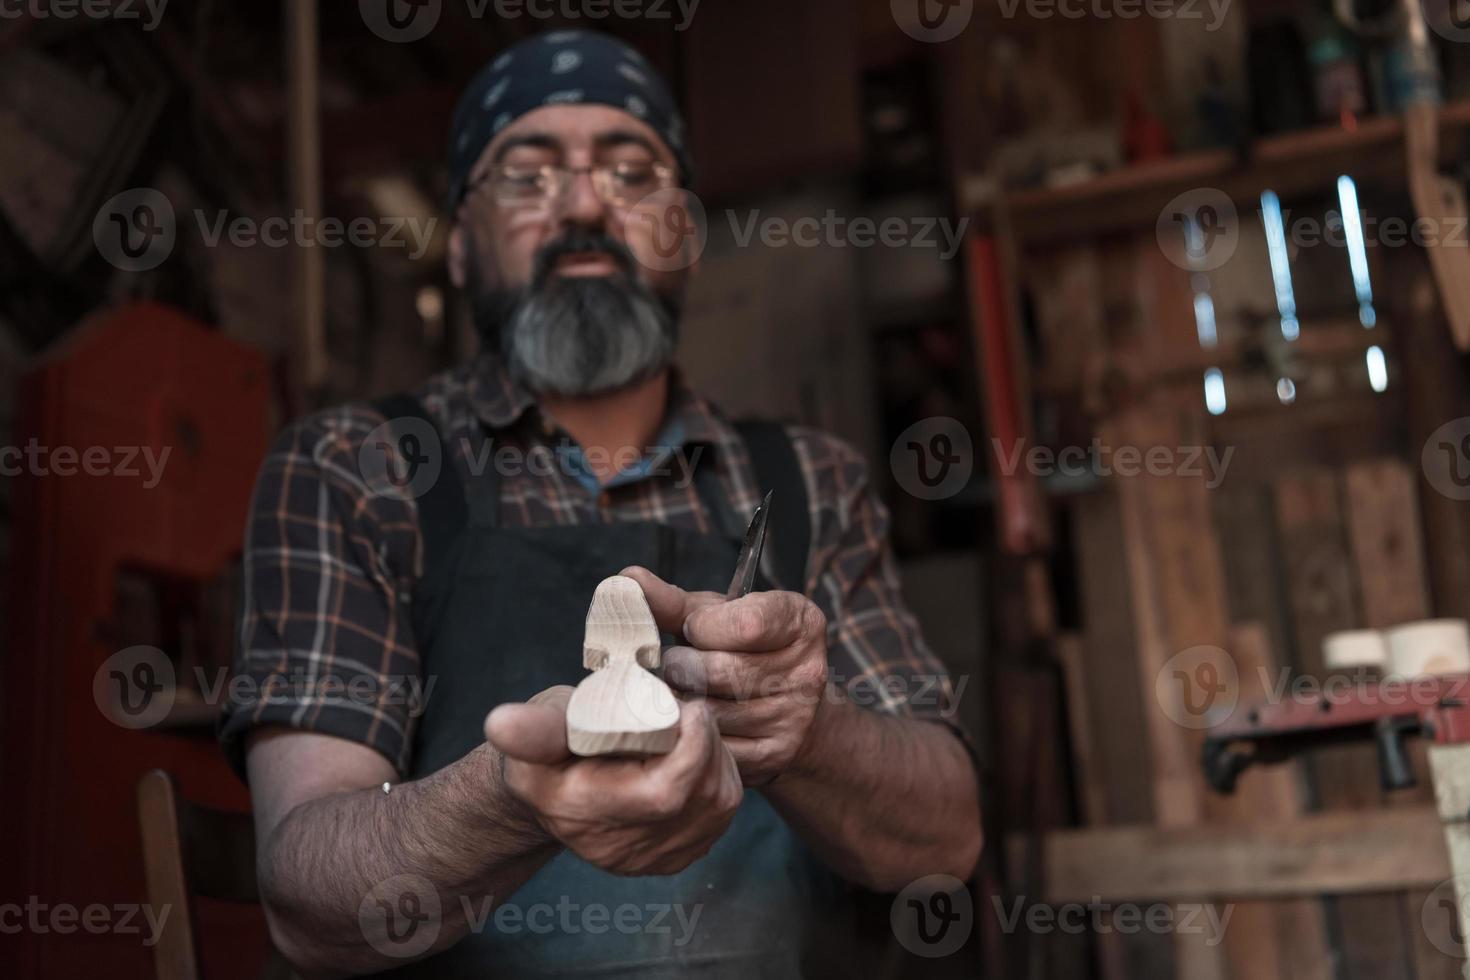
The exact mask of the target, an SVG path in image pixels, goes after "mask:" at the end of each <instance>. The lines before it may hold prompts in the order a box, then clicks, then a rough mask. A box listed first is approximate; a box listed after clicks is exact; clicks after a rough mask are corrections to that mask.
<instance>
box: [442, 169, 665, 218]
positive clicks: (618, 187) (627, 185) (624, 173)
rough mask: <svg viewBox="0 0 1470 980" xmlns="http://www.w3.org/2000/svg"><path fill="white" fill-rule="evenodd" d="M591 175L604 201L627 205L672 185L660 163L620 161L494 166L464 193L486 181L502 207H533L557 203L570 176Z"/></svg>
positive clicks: (473, 189) (569, 183) (620, 205)
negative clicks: (590, 164) (574, 166)
mask: <svg viewBox="0 0 1470 980" xmlns="http://www.w3.org/2000/svg"><path fill="white" fill-rule="evenodd" d="M581 174H591V175H592V189H593V190H594V191H595V192H596V193H597V197H598V199H599V200H601V201H602V202H603V203H604V204H608V205H611V206H613V207H617V208H630V207H632V206H633V205H635V204H637V203H638V202H639V201H641V200H643V199H644V198H645V197H647V196H648V195H650V194H653V193H655V192H656V191H661V190H664V189H665V188H668V187H672V186H673V185H674V177H675V175H674V170H673V168H672V167H666V166H664V165H663V164H661V163H653V162H648V163H642V162H629V161H623V162H621V163H614V164H607V165H604V166H600V167H579V168H577V169H575V170H574V169H571V168H569V167H557V166H551V165H547V166H542V167H517V166H499V167H494V168H492V169H490V170H489V171H487V172H486V173H484V174H482V175H481V176H480V177H478V178H477V179H475V180H474V181H473V182H471V183H470V185H469V186H468V187H467V188H465V195H466V196H468V195H469V194H471V193H473V192H474V191H475V190H476V189H477V188H478V187H480V186H481V185H482V184H485V183H489V185H490V189H491V190H492V191H493V192H494V195H495V203H496V204H498V205H500V206H501V207H503V208H536V207H544V206H546V205H549V204H555V203H559V202H561V201H563V200H565V199H566V196H567V192H568V191H569V190H571V187H572V179H573V178H574V177H577V176H579V175H581Z"/></svg>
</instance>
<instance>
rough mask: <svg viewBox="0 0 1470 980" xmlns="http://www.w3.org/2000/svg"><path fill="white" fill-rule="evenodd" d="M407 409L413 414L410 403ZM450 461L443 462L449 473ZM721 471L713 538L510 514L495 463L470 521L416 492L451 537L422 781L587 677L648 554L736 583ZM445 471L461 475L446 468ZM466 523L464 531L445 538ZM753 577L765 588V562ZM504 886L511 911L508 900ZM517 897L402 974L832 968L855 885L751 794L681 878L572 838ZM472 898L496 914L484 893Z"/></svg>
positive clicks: (416, 768) (678, 577)
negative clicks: (605, 623) (510, 912)
mask: <svg viewBox="0 0 1470 980" xmlns="http://www.w3.org/2000/svg"><path fill="white" fill-rule="evenodd" d="M396 412H397V415H398V416H399V417H401V416H402V415H403V414H404V412H403V409H402V407H401V406H400V407H399V408H398V409H396ZM420 412H421V410H420ZM389 417H390V418H393V417H395V416H394V415H392V414H390V415H389ZM793 462H794V457H793ZM451 467H452V464H451V463H450V462H449V461H448V460H447V459H446V460H445V461H444V465H443V468H442V471H441V472H443V473H445V474H448V473H449V472H450V471H451ZM713 476H714V474H713V471H712V470H711V469H710V468H709V467H707V466H706V467H701V468H700V470H699V471H697V472H696V486H697V487H698V489H699V491H700V498H701V501H702V502H703V503H704V505H705V506H706V508H708V509H709V511H710V513H711V515H712V516H713V517H714V521H713V524H714V526H716V527H718V528H719V529H720V530H719V531H718V532H717V533H712V534H701V533H697V532H692V531H686V530H681V529H676V528H672V527H668V526H666V525H662V524H656V523H651V522H648V523H644V522H638V523H626V522H624V523H610V524H588V525H576V526H553V527H534V528H508V527H501V526H499V524H498V522H497V520H496V517H497V509H498V498H499V493H498V483H499V481H498V479H497V478H496V477H495V475H494V474H493V467H491V468H489V469H487V471H486V472H485V473H484V474H482V475H477V476H476V477H474V479H473V480H472V481H471V483H472V485H471V486H470V487H468V488H467V489H465V490H460V489H459V488H458V487H456V488H455V490H454V492H455V493H457V494H460V495H462V498H463V501H464V504H463V508H462V512H461V515H460V516H457V517H454V518H450V519H446V518H445V517H444V516H443V514H442V512H441V511H442V510H444V509H446V507H445V504H444V500H445V499H446V497H445V495H444V494H441V493H439V492H438V491H437V490H431V491H430V492H429V493H428V494H426V495H425V496H424V497H423V498H421V499H420V501H419V504H420V522H421V526H423V527H424V531H425V537H426V539H427V538H429V537H430V536H431V535H433V534H440V535H442V536H444V537H445V538H446V544H445V546H444V548H443V554H442V556H440V557H438V558H434V557H433V556H432V549H427V550H430V556H431V560H430V561H429V562H428V563H426V570H425V575H424V578H423V579H422V580H421V582H420V583H419V586H418V588H417V589H416V590H415V592H414V595H413V604H414V610H413V617H414V624H415V629H416V639H417V641H418V645H419V652H420V656H421V658H422V662H423V667H422V669H423V671H424V674H425V676H426V677H427V676H433V677H437V678H438V682H437V683H436V684H435V686H434V688H433V693H432V695H431V696H430V698H429V701H428V703H427V705H426V707H425V713H424V714H423V716H422V717H421V718H420V720H419V724H418V727H417V736H416V743H415V752H414V758H413V766H412V771H411V772H410V773H409V777H410V778H414V779H417V778H420V777H422V776H425V775H428V774H429V773H432V772H435V771H437V770H439V769H441V768H443V767H444V766H447V765H449V764H450V763H453V762H455V761H457V760H459V759H460V758H462V757H463V756H464V755H465V754H466V753H468V752H470V751H471V750H473V749H474V748H476V747H477V746H479V745H480V744H481V743H482V741H483V739H484V736H483V724H484V719H485V715H486V713H487V712H489V710H490V709H491V708H493V707H494V706H495V705H497V704H501V703H503V702H519V701H526V700H529V699H530V698H531V697H532V696H533V695H535V694H537V693H539V692H540V691H544V690H545V689H547V688H549V687H552V686H554V685H557V684H569V685H575V684H577V683H578V682H579V681H580V680H581V679H582V678H583V677H585V676H586V674H587V672H586V670H585V669H584V668H583V667H582V634H583V628H584V623H585V620H586V614H587V605H588V603H589V602H590V601H591V598H592V593H593V590H594V589H595V588H596V587H597V584H598V583H599V582H601V581H602V580H603V579H604V578H606V577H607V576H609V575H615V574H617V573H618V572H619V571H620V570H622V569H623V568H625V567H627V566H629V565H642V566H644V567H645V568H648V569H651V570H652V571H654V572H655V573H657V574H658V575H659V576H660V577H661V578H663V579H664V580H666V581H669V582H673V583H675V584H677V585H679V586H681V587H682V588H685V589H688V590H707V591H716V592H723V591H724V590H725V588H726V587H727V586H728V585H729V581H730V577H731V574H732V572H733V570H734V566H735V560H736V555H737V553H738V551H739V545H740V537H741V535H742V533H743V530H744V520H743V519H741V518H738V517H737V516H736V515H734V514H732V513H730V508H729V506H728V503H727V502H726V501H725V500H724V499H723V494H722V493H720V492H719V484H718V482H717V481H716V480H714V479H713ZM798 476H799V474H798ZM439 482H440V483H441V484H444V483H451V482H452V483H459V481H457V480H454V481H446V480H445V479H444V477H443V476H441V477H440V481H439ZM797 503H798V502H797V501H795V500H790V499H787V500H784V501H781V504H785V505H787V506H788V507H791V506H794V505H796V504H797ZM801 505H802V506H803V508H804V505H805V498H804V495H803V498H802V500H801ZM779 506H780V505H779V504H778V505H775V506H773V514H774V513H778V512H779V511H778V510H777V508H778V507H779ZM461 518H462V529H461V530H460V531H459V532H458V533H457V534H445V532H444V528H445V527H446V526H452V525H453V524H454V523H458V522H460V521H461ZM773 519H774V518H773ZM435 525H437V526H438V528H439V530H438V531H435V530H434V526H435ZM788 543H789V541H788ZM802 557H803V558H804V554H803V556H802ZM798 567H799V566H798ZM778 574H779V573H778ZM756 587H757V588H769V587H770V581H769V579H767V578H766V577H765V575H764V573H762V574H761V576H760V577H759V578H758V579H757V586H756ZM664 642H665V645H668V644H669V643H670V642H671V640H670V638H669V637H667V636H665V638H664ZM495 898H496V905H497V906H498V905H499V904H500V900H501V898H502V896H495ZM450 900H454V899H451V898H449V897H448V896H445V901H450ZM506 901H507V902H508V903H509V904H511V905H513V906H516V907H517V908H516V909H515V910H514V911H515V915H514V917H513V918H505V919H504V920H503V922H498V921H497V917H496V915H495V913H494V912H493V911H492V912H491V914H490V916H489V917H488V919H484V922H483V927H482V928H479V929H478V930H472V931H471V932H470V933H469V934H468V935H467V936H466V937H465V938H464V939H463V940H461V941H460V942H459V943H458V944H457V945H455V946H454V947H452V948H451V949H449V950H447V951H445V952H443V953H441V954H438V955H436V956H434V957H431V958H429V959H427V960H425V961H423V962H421V963H418V964H415V965H414V966H412V967H410V968H408V969H406V970H404V971H402V972H401V974H399V975H403V976H413V977H420V976H422V977H436V978H448V977H475V978H497V977H507V978H531V977H544V976H595V977H628V978H632V977H665V976H668V977H673V976H698V977H740V978H745V977H795V976H801V975H803V974H805V975H813V974H825V973H827V972H828V970H827V968H826V967H828V966H830V965H832V964H830V963H823V962H821V961H823V960H826V959H827V958H828V956H829V955H830V953H831V951H832V949H833V947H832V946H831V945H830V942H831V937H832V936H833V935H834V934H836V935H841V934H842V932H843V930H844V929H846V930H847V931H849V932H850V931H851V922H852V918H851V909H850V906H849V888H848V886H846V885H845V884H843V883H842V882H841V881H840V880H839V879H838V878H837V877H836V876H835V875H834V874H832V873H831V872H830V871H828V870H826V868H825V867H824V866H822V865H821V864H820V863H819V862H818V861H817V859H816V858H815V856H814V855H813V854H812V853H811V851H810V850H809V849H808V848H807V846H806V845H805V844H804V843H803V842H802V841H801V840H800V839H799V838H798V837H797V836H796V835H795V834H794V833H793V832H792V831H791V829H790V828H789V827H788V826H787V824H786V822H785V821H784V820H782V819H781V817H780V816H779V815H778V814H777V813H776V811H775V810H774V809H773V808H772V807H771V805H770V804H769V803H768V802H767V801H766V799H765V798H764V797H763V796H762V795H761V794H760V792H759V791H753V790H747V791H746V793H745V797H744V800H743V802H742V804H741V806H740V809H739V810H738V812H737V813H736V816H735V818H734V821H733V822H732V823H731V826H730V828H729V830H728V831H727V832H726V833H725V834H724V836H723V837H721V838H720V839H719V841H717V842H716V843H715V845H714V847H713V848H712V849H711V851H710V852H709V853H708V854H707V855H705V856H704V857H703V858H700V859H699V860H697V861H695V862H694V863H693V864H691V865H690V866H689V867H688V868H686V869H684V870H683V871H681V872H679V873H678V874H674V875H668V876H647V877H620V876H617V875H613V874H609V873H607V872H605V871H602V870H600V869H598V868H596V867H594V866H592V865H590V864H588V863H587V862H586V861H583V860H582V859H581V858H579V857H577V856H576V855H574V854H573V853H571V852H570V851H562V852H561V853H560V854H559V855H558V856H557V857H555V858H554V859H552V860H551V861H550V862H549V863H547V864H546V865H545V866H543V867H542V868H541V869H540V870H539V871H538V872H537V873H536V874H535V875H534V876H533V877H532V878H531V879H530V880H528V881H527V882H526V883H525V884H524V885H522V886H521V888H520V889H519V890H518V891H516V892H515V893H514V894H512V895H511V896H509V897H508V899H506ZM473 907H474V908H475V910H476V913H477V915H478V916H480V917H481V918H484V909H483V908H482V902H480V901H477V902H475V903H474V905H473ZM813 947H820V948H813ZM839 948H840V947H839ZM814 957H815V960H816V961H815V962H814V961H813V958H814Z"/></svg>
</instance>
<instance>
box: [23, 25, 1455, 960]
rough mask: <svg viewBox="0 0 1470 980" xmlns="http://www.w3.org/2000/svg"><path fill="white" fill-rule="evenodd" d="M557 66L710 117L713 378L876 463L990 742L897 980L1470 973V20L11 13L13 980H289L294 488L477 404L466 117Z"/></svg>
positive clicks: (701, 228)
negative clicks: (547, 45)
mask: <svg viewBox="0 0 1470 980" xmlns="http://www.w3.org/2000/svg"><path fill="white" fill-rule="evenodd" d="M549 29H594V30H598V31H603V32H606V33H609V34H611V35H613V36H615V37H617V38H619V39H621V40H623V41H626V42H628V43H630V44H632V45H633V46H634V47H636V48H637V49H638V50H639V51H640V52H641V53H642V54H643V55H644V56H645V57H646V59H647V61H648V63H649V64H650V65H652V66H653V67H654V68H655V69H656V70H657V71H658V72H660V73H661V74H662V75H663V76H664V77H665V78H666V79H668V80H669V83H670V85H671V87H672V89H673V95H674V98H675V100H676V101H677V103H678V105H679V107H680V109H681V110H682V112H683V114H684V118H685V119H686V120H687V125H688V134H689V135H688V139H689V145H690V147H691V155H692V157H693V159H694V160H695V161H696V176H695V180H694V183H693V184H692V185H691V186H690V188H689V203H690V205H691V206H690V212H691V213H692V214H693V215H694V216H695V218H696V219H697V228H695V229H694V230H695V231H696V233H697V238H698V241H697V246H698V248H699V249H700V250H701V252H700V254H699V263H698V267H697V270H696V273H695V274H694V275H693V278H692V279H691V285H690V291H689V294H688V297H687V300H686V302H685V306H684V311H683V318H682V321H681V324H680V339H679V352H678V364H679V365H680V367H681V369H682V372H683V375H684V377H685V378H686V379H687V380H688V381H689V382H690V383H691V384H692V385H693V386H694V387H695V388H696V389H697V390H698V391H699V392H700V393H702V394H703V395H705V396H706V397H708V398H709V399H710V400H711V401H713V402H714V403H715V404H716V405H718V406H719V407H720V409H721V410H722V411H723V412H724V413H725V414H726V415H727V416H729V417H731V418H764V419H770V420H779V421H784V422H788V423H798V424H800V425H804V426H810V427H814V428H816V429H820V430H824V431H826V432H829V433H833V434H835V435H836V436H838V437H840V438H841V439H843V440H845V441H846V442H847V443H848V444H850V445H851V446H852V447H854V448H855V449H856V450H857V452H858V453H859V454H860V455H861V456H862V457H864V458H865V460H866V462H867V465H868V471H869V473H870V475H871V480H872V485H873V489H874V490H875V491H876V492H877V493H878V495H879V496H880V497H881V499H882V502H883V504H884V505H885V506H886V508H887V512H888V514H889V515H890V517H891V524H890V525H889V531H890V536H891V546H892V549H893V554H894V555H895V556H896V559H897V567H898V570H899V573H900V575H901V580H902V589H903V595H904V597H905V598H906V600H907V604H908V607H909V608H910V609H911V610H912V611H913V612H914V614H915V615H916V616H917V618H918V620H919V622H920V623H921V624H922V627H923V631H924V636H925V637H926V639H927V642H928V646H929V647H930V648H932V649H933V651H934V652H935V653H936V654H937V655H938V656H939V657H940V658H941V659H942V660H943V662H944V664H945V667H946V668H947V671H948V673H949V675H950V677H951V678H952V679H953V681H954V684H955V694H956V697H955V701H954V707H955V710H957V711H958V713H959V716H960V717H959V720H960V721H962V722H963V724H964V725H965V726H966V727H967V728H968V730H970V731H971V732H974V733H976V735H977V738H976V741H977V744H978V747H979V756H980V767H979V771H980V774H981V779H980V800H981V813H982V822H983V828H984V852H983V855H982V858H981V863H980V868H979V871H978V873H977V874H976V875H975V877H974V879H973V880H971V881H969V882H965V883H963V884H964V887H963V889H961V890H959V891H958V892H956V893H955V894H953V895H949V896H946V897H945V899H944V901H943V902H939V901H937V900H931V899H929V898H925V899H923V900H916V899H911V898H910V899H905V898H904V897H903V896H902V895H900V896H898V897H896V898H894V897H892V896H890V898H891V899H892V900H891V902H890V901H889V900H887V899H885V900H884V902H883V903H882V904H881V907H880V908H879V910H878V913H877V917H876V918H875V919H874V920H873V922H874V923H875V924H874V926H873V930H874V932H873V933H872V934H873V935H875V936H878V937H879V939H880V942H879V944H878V945H879V947H880V948H881V950H882V953H881V955H879V956H876V957H874V958H873V959H872V961H871V970H872V975H873V976H885V977H909V976H913V977H918V976H939V977H951V976H953V977H960V976H976V975H981V976H990V977H1014V978H1019V977H1067V978H1071V977H1097V978H1101V980H1122V978H1132V977H1150V978H1154V977H1178V978H1186V980H1195V978H1199V980H1215V978H1221V980H1224V978H1234V980H1276V978H1279V980H1286V978H1291V980H1301V978H1321V980H1329V978H1335V980H1410V978H1419V980H1427V978H1441V977H1443V978H1448V977H1457V976H1462V975H1470V974H1467V973H1465V972H1464V971H1465V970H1466V966H1467V959H1466V957H1467V947H1466V938H1467V935H1470V633H1467V627H1466V620H1467V619H1470V360H1467V357H1466V351H1467V350H1470V245H1467V242H1470V231H1467V227H1466V224H1467V210H1466V197H1465V186H1466V182H1467V180H1470V152H1467V150H1470V141H1467V136H1470V4H1467V3H1464V2H1461V0H702V2H694V0H684V2H676V0H637V2H634V0H614V2H609V0H554V2H553V0H523V2H507V0H500V2H493V0H484V2H466V0H442V2H441V0H378V2H374V0H361V2H360V3H338V2H332V3H328V2H321V3H318V2H315V0H274V2H252V3H226V2H219V0H0V283H3V285H0V446H3V449H0V472H3V474H4V479H3V480H0V554H3V556H4V558H3V564H4V568H5V573H6V578H5V582H6V584H5V590H4V593H3V608H0V616H3V629H4V633H3V635H4V638H5V640H4V658H5V669H4V674H3V676H4V679H5V682H4V684H3V691H0V736H3V737H0V795H3V797H4V799H5V800H6V802H7V805H6V806H5V807H4V813H3V817H0V839H4V840H7V841H9V842H10V843H9V845H8V846H9V847H10V851H9V853H8V855H7V857H6V859H5V860H4V861H0V866H3V870H0V973H3V975H5V976H7V977H27V978H29V977H47V978H49V977H67V978H70V977H80V976H95V975H99V974H105V975H107V976H109V977H116V978H142V977H150V976H157V977H160V978H165V980H168V978H184V977H198V976H207V977H209V978H212V980H231V978H238V980H244V978H247V977H258V976H263V975H269V970H270V969H272V967H271V966H270V965H269V962H268V960H269V953H270V936H269V934H268V932H267V928H266V924H265V919H264V917H263V915H262V912H261V909H260V906H259V900H258V893H257V891H256V885H255V881H254V877H253V869H252V861H253V857H252V855H253V854H254V851H253V846H254V845H253V842H252V837H251V824H250V819H249V816H248V814H249V809H250V797H249V793H248V791H247V789H246V788H245V786H244V784H243V783H242V782H241V781H240V779H239V778H237V776H236V775H235V774H234V773H233V772H232V771H231V769H230V767H229V766H228V764H227V763H226V761H225V757H224V754H223V753H222V752H221V751H220V747H219V743H218V742H217V740H216V729H217V726H218V724H219V721H220V713H221V708H222V705H223V703H224V701H225V700H226V699H228V698H229V696H230V693H229V690H228V686H227V684H226V683H224V681H225V678H226V677H227V676H228V675H227V671H228V668H229V665H230V663H231V658H232V656H233V654H234V649H235V646H236V644H237V642H238V635H239V613H240V601H241V600H240V594H241V589H242V582H241V554H242V541H243V539H244V532H245V521H246V517H247V513H248V510H249V507H250V496H251V490H252V487H253V485H254V481H255V478H256V474H257V472H258V471H259V469H260V466H261V462H262V459H263V458H264V457H265V455H266V453H267V451H268V448H269V447H270V445H271V444H272V441H273V439H274V438H275V436H276V434H277V433H279V432H280V431H281V430H282V429H283V428H284V427H285V426H286V425H287V424H288V423H289V422H290V421H291V420H293V419H296V418H299V417H301V416H303V415H305V414H307V413H310V412H312V411H315V410H318V409H322V408H325V407H329V406H334V405H340V404H343V403H346V402H349V401H354V400H363V399H368V398H376V397H379V396H383V395H386V394H389V393H392V392H398V391H404V390H411V389H413V388H415V387H416V386H417V385H419V384H420V383H421V382H422V381H423V379H425V378H426V377H428V376H429V375H431V374H434V373H435V372H438V371H441V370H443V369H445V368H448V367H452V366H455V365H459V364H463V363H466V362H468V361H469V360H470V359H471V358H472V357H473V356H474V354H475V350H476V345H477V343H478V341H477V339H476V335H475V331H474V328H473V326H472V324H471V317H470V313H471V311H470V310H469V309H468V308H467V307H468V304H467V302H466V300H465V297H464V295H463V293H462V292H461V291H460V290H459V289H458V288H456V287H455V286H454V285H453V283H452V282H451V281H450V276H449V272H448V267H447V258H448V251H449V230H450V227H451V222H452V215H450V214H448V213H446V211H445V205H444V202H445V199H446V193H447V192H448V187H449V180H450V175H449V170H448V166H447V160H446V152H445V149H446V144H447V141H448V134H449V132H450V115H451V112H452V110H453V108H454V105H455V102H456V99H457V98H458V97H459V95H460V93H461V92H462V91H463V90H464V86H465V85H466V83H467V82H468V81H469V79H470V78H471V77H472V76H474V74H475V73H476V72H477V71H478V70H480V68H481V67H482V66H484V65H485V64H487V63H488V62H489V61H490V60H491V59H493V58H494V57H495V55H496V53H497V52H500V51H502V50H504V49H505V48H506V47H507V46H509V45H511V44H513V43H515V42H516V41H518V40H521V39H523V38H527V37H530V36H532V35H535V34H537V33H540V32H542V31H546V30H549ZM140 648H141V649H144V650H148V651H152V653H150V654H149V655H148V656H143V657H140V655H139V654H138V653H137V651H138V650H139V649H140ZM574 655H575V654H573V656H574ZM159 658H162V659H159ZM130 684H131V685H132V686H133V687H134V688H136V691H135V693H137V692H141V696H143V697H144V698H145V699H147V706H148V707H149V709H150V710H147V711H145V712H144V715H145V716H146V720H145V721H143V722H140V721H139V716H138V710H137V709H138V705H137V704H132V705H130V704H128V703H126V702H127V697H128V694H127V692H128V691H129V689H130V687H129V685H130ZM160 705H162V706H164V707H161V708H159V710H151V709H152V708H153V707H155V706H160ZM814 900H815V899H814ZM162 910H168V911H169V913H170V914H167V915H161V914H160V912H161V911H162ZM277 975H279V974H277Z"/></svg>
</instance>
